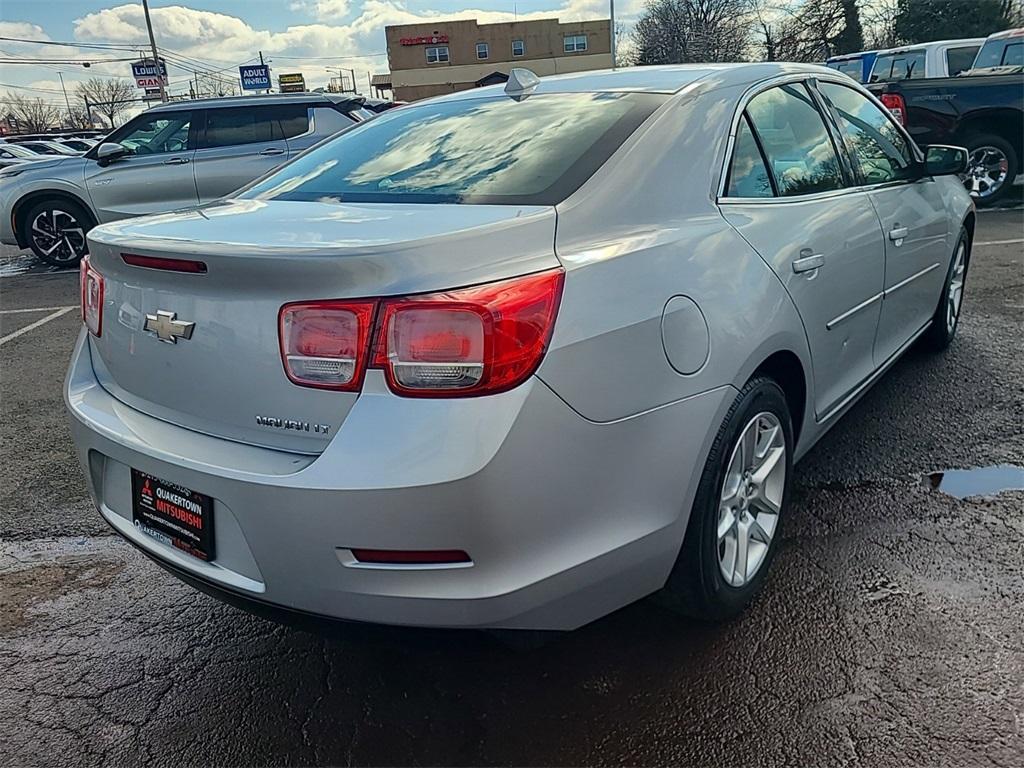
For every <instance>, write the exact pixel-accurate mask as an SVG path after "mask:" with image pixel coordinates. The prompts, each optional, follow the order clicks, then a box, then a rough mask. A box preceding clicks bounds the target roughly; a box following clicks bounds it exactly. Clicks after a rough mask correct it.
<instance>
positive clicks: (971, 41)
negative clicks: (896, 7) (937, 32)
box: [878, 37, 985, 56]
mask: <svg viewBox="0 0 1024 768" xmlns="http://www.w3.org/2000/svg"><path fill="white" fill-rule="evenodd" d="M984 42H985V38H984V37H960V38H957V39H955V40H931V41H929V42H927V43H913V44H908V45H897V46H896V47H895V48H882V49H881V50H879V51H878V55H879V56H882V55H888V54H890V53H906V52H909V51H923V50H927V49H928V48H938V47H939V46H942V45H981V44H982V43H984Z"/></svg>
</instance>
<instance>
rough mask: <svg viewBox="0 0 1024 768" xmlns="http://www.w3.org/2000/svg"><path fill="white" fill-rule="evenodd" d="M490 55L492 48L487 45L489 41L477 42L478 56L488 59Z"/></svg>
mask: <svg viewBox="0 0 1024 768" xmlns="http://www.w3.org/2000/svg"><path fill="white" fill-rule="evenodd" d="M488 55H490V49H489V48H488V47H487V43H477V44H476V57H477V58H478V59H486V58H487V57H488Z"/></svg>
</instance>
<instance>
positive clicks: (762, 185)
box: [726, 115, 774, 197]
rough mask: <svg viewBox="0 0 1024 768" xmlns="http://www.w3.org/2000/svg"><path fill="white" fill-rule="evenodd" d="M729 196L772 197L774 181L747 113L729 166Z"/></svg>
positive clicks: (741, 123) (741, 122) (742, 121)
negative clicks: (772, 181)
mask: <svg viewBox="0 0 1024 768" xmlns="http://www.w3.org/2000/svg"><path fill="white" fill-rule="evenodd" d="M726 194H727V195H728V196H729V197H772V196H773V195H774V192H773V191H772V183H771V181H770V180H769V178H768V169H767V168H765V165H764V158H762V157H761V150H760V149H758V147H757V141H756V140H755V139H754V134H753V133H751V132H750V126H749V125H748V124H747V118H746V115H744V116H743V117H742V118H741V119H740V125H739V128H738V130H737V133H736V146H735V148H734V149H733V152H732V165H731V166H730V167H729V185H728V188H727V192H726Z"/></svg>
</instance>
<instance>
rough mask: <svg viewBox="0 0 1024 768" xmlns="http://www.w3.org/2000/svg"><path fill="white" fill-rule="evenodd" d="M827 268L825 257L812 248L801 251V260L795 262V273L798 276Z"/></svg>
mask: <svg viewBox="0 0 1024 768" xmlns="http://www.w3.org/2000/svg"><path fill="white" fill-rule="evenodd" d="M824 266H825V256H824V255H823V254H820V253H814V252H812V251H811V249H810V248H804V249H803V250H802V251H800V258H799V259H796V260H795V261H794V262H793V271H794V272H796V273H797V274H800V273H801V272H813V271H814V270H816V269H821V267H824Z"/></svg>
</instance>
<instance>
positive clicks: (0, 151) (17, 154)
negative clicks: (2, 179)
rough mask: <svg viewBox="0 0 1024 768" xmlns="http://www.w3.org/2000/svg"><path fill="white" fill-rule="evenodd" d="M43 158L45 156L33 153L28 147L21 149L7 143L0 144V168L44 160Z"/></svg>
mask: <svg viewBox="0 0 1024 768" xmlns="http://www.w3.org/2000/svg"><path fill="white" fill-rule="evenodd" d="M45 158H46V155H41V154H39V153H38V152H33V151H32V150H31V149H29V148H28V147H22V146H20V145H18V144H11V143H8V142H0V168H6V167H7V166H9V165H18V164H19V163H30V162H32V161H34V160H44V159H45Z"/></svg>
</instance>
